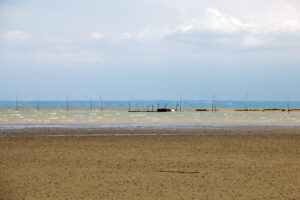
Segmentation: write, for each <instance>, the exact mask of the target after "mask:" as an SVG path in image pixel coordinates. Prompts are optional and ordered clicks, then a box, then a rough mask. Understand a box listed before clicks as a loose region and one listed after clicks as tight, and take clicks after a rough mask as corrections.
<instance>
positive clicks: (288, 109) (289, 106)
mask: <svg viewBox="0 0 300 200" xmlns="http://www.w3.org/2000/svg"><path fill="white" fill-rule="evenodd" d="M287 111H288V114H289V113H290V99H289V100H288V109H287Z"/></svg>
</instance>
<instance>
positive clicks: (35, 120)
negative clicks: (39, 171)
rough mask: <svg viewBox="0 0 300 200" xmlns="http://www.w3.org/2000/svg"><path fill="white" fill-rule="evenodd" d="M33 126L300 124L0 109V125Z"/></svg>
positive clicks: (233, 116)
mask: <svg viewBox="0 0 300 200" xmlns="http://www.w3.org/2000/svg"><path fill="white" fill-rule="evenodd" d="M14 124H23V125H26V124H27V125H36V124H41V125H42V124H44V125H46V124H48V125H49V124H50V125H60V124H71V125H72V124H94V125H113V124H115V125H117V124H119V125H126V124H127V125H129V124H131V125H155V124H171V125H176V124H177V125H179V124H196V125H197V124H225V125H226V124H248V125H251V124H300V113H299V112H291V113H289V114H288V113H287V112H233V111H230V110H222V111H220V112H216V113H211V112H194V111H192V109H190V110H188V109H185V111H184V112H168V113H156V112H153V113H151V112H136V113H132V112H127V109H125V108H124V109H106V110H104V112H101V111H100V110H93V111H91V110H89V109H87V108H81V109H80V108H76V109H71V110H70V111H67V110H66V109H61V108H48V109H42V110H40V111H37V110H36V109H31V108H27V109H21V110H19V111H15V110H14V109H12V108H1V109H0V125H2V126H3V125H14Z"/></svg>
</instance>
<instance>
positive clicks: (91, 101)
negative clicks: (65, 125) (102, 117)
mask: <svg viewBox="0 0 300 200" xmlns="http://www.w3.org/2000/svg"><path fill="white" fill-rule="evenodd" d="M90 110H91V111H93V100H92V98H91V99H90Z"/></svg>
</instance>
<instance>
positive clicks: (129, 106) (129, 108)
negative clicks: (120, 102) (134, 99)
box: [128, 102, 130, 111]
mask: <svg viewBox="0 0 300 200" xmlns="http://www.w3.org/2000/svg"><path fill="white" fill-rule="evenodd" d="M128 111H130V102H128Z"/></svg>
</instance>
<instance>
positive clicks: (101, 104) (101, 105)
mask: <svg viewBox="0 0 300 200" xmlns="http://www.w3.org/2000/svg"><path fill="white" fill-rule="evenodd" d="M100 109H101V112H103V103H102V97H101V95H100Z"/></svg>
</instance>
